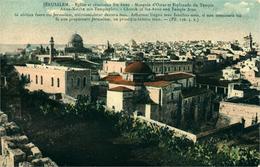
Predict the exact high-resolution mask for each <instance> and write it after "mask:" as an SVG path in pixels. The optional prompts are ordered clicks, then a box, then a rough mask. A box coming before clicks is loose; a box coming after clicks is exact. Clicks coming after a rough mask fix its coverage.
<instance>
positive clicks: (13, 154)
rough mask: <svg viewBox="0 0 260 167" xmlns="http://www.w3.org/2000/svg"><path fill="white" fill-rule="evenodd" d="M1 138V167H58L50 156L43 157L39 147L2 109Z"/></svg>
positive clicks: (0, 121)
mask: <svg viewBox="0 0 260 167" xmlns="http://www.w3.org/2000/svg"><path fill="white" fill-rule="evenodd" d="M0 139H1V145H0V167H34V166H37V167H38V166H41V167H58V166H57V164H56V163H55V162H54V161H52V160H51V159H50V158H48V157H43V155H42V153H41V151H40V150H39V148H38V147H36V146H35V145H34V144H33V143H31V142H30V141H29V140H28V137H27V136H25V135H24V134H22V133H21V130H20V128H19V127H18V126H17V125H16V124H15V123H14V122H8V116H7V115H6V114H4V113H3V112H1V111H0Z"/></svg>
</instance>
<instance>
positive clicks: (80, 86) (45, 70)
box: [15, 64, 91, 98]
mask: <svg viewBox="0 0 260 167" xmlns="http://www.w3.org/2000/svg"><path fill="white" fill-rule="evenodd" d="M15 69H16V70H17V71H18V73H19V74H20V75H21V76H25V77H26V78H27V79H28V80H29V84H28V85H27V88H28V89H29V90H30V91H35V90H43V91H44V92H46V93H49V94H62V95H67V96H71V97H74V98H76V97H77V96H78V95H86V96H89V97H90V75H91V74H90V70H89V69H81V68H69V67H62V66H49V65H36V64H26V66H15Z"/></svg>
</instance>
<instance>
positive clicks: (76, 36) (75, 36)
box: [69, 33, 83, 42]
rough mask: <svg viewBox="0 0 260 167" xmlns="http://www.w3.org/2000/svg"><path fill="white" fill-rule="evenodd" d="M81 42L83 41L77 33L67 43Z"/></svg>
mask: <svg viewBox="0 0 260 167" xmlns="http://www.w3.org/2000/svg"><path fill="white" fill-rule="evenodd" d="M82 41H83V40H82V37H81V36H80V35H79V34H77V33H75V34H73V35H72V36H71V37H70V40H69V42H82Z"/></svg>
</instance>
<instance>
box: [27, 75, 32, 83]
mask: <svg viewBox="0 0 260 167" xmlns="http://www.w3.org/2000/svg"><path fill="white" fill-rule="evenodd" d="M27 77H28V80H29V82H31V76H30V74H28V76H27Z"/></svg>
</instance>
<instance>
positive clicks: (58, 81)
mask: <svg viewBox="0 0 260 167" xmlns="http://www.w3.org/2000/svg"><path fill="white" fill-rule="evenodd" d="M57 87H60V78H57Z"/></svg>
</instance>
